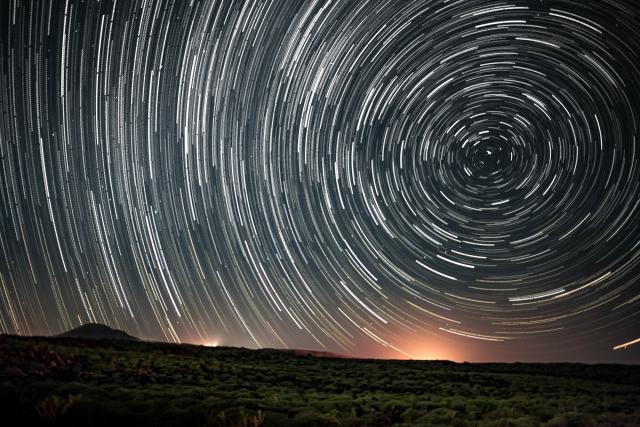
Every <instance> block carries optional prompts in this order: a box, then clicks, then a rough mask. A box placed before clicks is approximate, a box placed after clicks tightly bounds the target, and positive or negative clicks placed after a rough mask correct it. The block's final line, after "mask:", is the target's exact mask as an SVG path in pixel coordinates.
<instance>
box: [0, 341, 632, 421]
mask: <svg viewBox="0 0 640 427" xmlns="http://www.w3.org/2000/svg"><path fill="white" fill-rule="evenodd" d="M0 402H1V403H0V405H1V407H2V414H3V417H4V416H12V415H17V416H19V417H20V419H21V420H23V421H24V422H25V425H27V423H28V424H33V423H44V424H47V425H87V424H89V425H114V423H116V422H121V423H126V425H130V424H132V423H136V424H137V425H213V426H215V425H218V426H252V427H257V426H260V425H262V426H287V425H299V426H314V425H315V426H321V425H322V426H323V425H336V426H337V425H344V426H386V425H478V426H512V425H513V426H528V425H531V426H534V425H548V426H570V425H608V426H615V425H630V426H632V425H640V366H620V365H618V366H616V365H595V366H589V365H576V364H542V365H536V364H455V363H450V362H418V361H373V360H354V359H328V358H316V357H309V356H296V355H293V354H291V353H285V352H279V351H273V350H258V351H254V350H245V349H236V348H224V347H221V348H207V347H198V346H189V345H171V344H161V343H145V342H125V341H91V340H83V339H73V338H20V337H12V336H0Z"/></svg>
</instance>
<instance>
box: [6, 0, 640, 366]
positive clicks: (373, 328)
mask: <svg viewBox="0 0 640 427" xmlns="http://www.w3.org/2000/svg"><path fill="white" fill-rule="evenodd" d="M0 8H1V10H0V12H1V14H0V19H1V20H2V22H3V24H2V27H1V28H0V32H1V34H2V35H1V38H0V56H1V57H2V60H1V62H0V110H1V112H0V114H1V115H2V119H1V121H0V150H1V152H0V156H1V163H0V164H1V169H0V170H1V177H0V198H1V199H2V204H1V208H0V221H1V224H2V228H1V230H0V248H1V251H2V252H1V255H0V256H1V258H0V261H1V262H0V329H1V331H2V332H6V333H18V334H50V333H58V332H60V331H62V330H64V329H68V328H71V327H74V326H77V325H79V324H81V323H86V322H101V323H107V324H110V325H112V326H114V327H118V328H121V329H126V330H127V331H129V332H131V333H134V334H138V335H140V336H142V337H145V338H152V339H159V340H168V341H175V342H194V343H209V344H211V343H213V344H223V345H243V346H249V347H289V348H294V347H297V348H300V347H302V348H316V349H328V350H332V351H337V352H341V353H348V354H354V355H359V356H375V357H397V358H404V357H440V358H451V359H456V360H462V359H466V360H485V359H492V360H512V359H516V358H517V359H521V360H524V359H533V360H596V359H597V360H632V359H633V360H635V361H638V360H640V358H639V357H638V354H639V353H638V352H637V351H638V348H637V346H628V348H625V349H620V350H618V351H614V350H613V347H615V346H617V345H621V344H624V343H630V342H633V341H634V340H636V339H637V338H638V337H640V317H639V309H640V292H639V291H640V288H639V285H638V282H637V281H638V279H639V276H640V228H639V226H640V153H638V149H639V148H640V146H639V145H638V144H639V138H640V25H639V24H640V7H638V5H637V4H636V3H635V2H634V1H632V0H628V1H622V0H602V1H597V2H595V1H594V2H575V1H569V0H557V1H521V0H514V1H506V0H482V1H479V0H464V1H462V0H460V1H453V0H451V1H434V0H416V1H407V2H394V1H391V0H367V1H360V0H349V1H346V0H344V1H342V0H341V1H326V2H325V1H300V2H298V1H288V0H271V1H269V0H265V1H246V2H242V1H235V0H233V1H230V0H210V1H207V0H200V1H199V0H192V1H175V0H167V1H162V0H159V1H146V0H131V1H124V0H119V1H98V0H85V1H80V0H64V1H63V0H60V1H58V0H48V1H46V0H42V1H32V2H28V1H15V0H11V1H9V0H6V1H3V2H2V6H0Z"/></svg>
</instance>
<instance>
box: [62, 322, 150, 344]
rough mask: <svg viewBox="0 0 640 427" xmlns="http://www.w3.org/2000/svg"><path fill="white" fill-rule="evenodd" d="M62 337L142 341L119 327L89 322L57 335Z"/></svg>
mask: <svg viewBox="0 0 640 427" xmlns="http://www.w3.org/2000/svg"><path fill="white" fill-rule="evenodd" d="M57 337H60V338H86V339H92V340H105V339H106V340H127V341H140V339H139V338H136V337H134V336H131V335H129V334H128V333H126V332H124V331H121V330H119V329H113V328H112V327H110V326H107V325H103V324H100V323H87V324H84V325H82V326H78V327H77V328H75V329H72V330H70V331H67V332H64V333H62V334H60V335H57Z"/></svg>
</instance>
